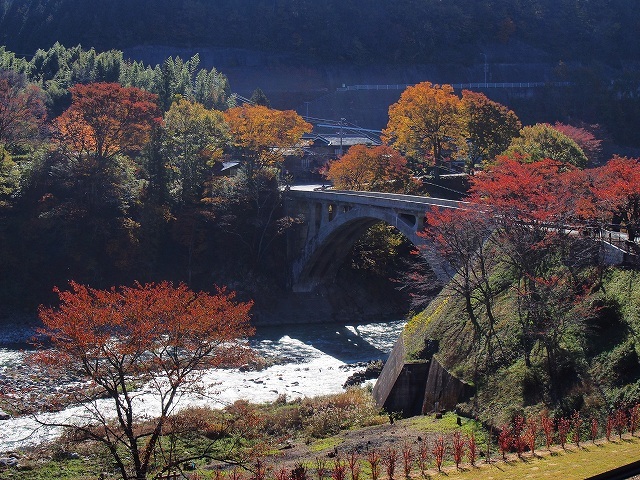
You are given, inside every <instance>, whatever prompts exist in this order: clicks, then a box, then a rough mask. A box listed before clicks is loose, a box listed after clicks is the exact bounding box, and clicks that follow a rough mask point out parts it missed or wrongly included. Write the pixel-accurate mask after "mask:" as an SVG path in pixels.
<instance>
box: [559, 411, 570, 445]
mask: <svg viewBox="0 0 640 480" xmlns="http://www.w3.org/2000/svg"><path fill="white" fill-rule="evenodd" d="M570 429H571V422H570V421H569V420H568V419H567V418H564V417H562V418H560V420H558V441H559V442H560V446H561V447H562V448H564V447H565V445H566V443H567V436H568V435H569V430H570Z"/></svg>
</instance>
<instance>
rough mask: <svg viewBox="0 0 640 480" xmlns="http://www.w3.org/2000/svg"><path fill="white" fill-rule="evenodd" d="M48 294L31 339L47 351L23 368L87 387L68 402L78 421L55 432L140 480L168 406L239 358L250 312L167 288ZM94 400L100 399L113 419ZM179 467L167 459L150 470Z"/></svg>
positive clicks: (222, 297) (221, 295) (76, 288)
mask: <svg viewBox="0 0 640 480" xmlns="http://www.w3.org/2000/svg"><path fill="white" fill-rule="evenodd" d="M56 292H57V294H58V296H59V297H60V306H59V307H58V308H50V307H41V308H40V311H39V314H40V318H41V320H42V322H43V323H44V327H43V328H42V329H40V331H39V333H40V334H41V335H44V336H45V337H46V338H48V339H50V342H51V346H52V347H53V348H50V349H46V350H43V351H41V352H39V353H37V354H36V355H34V356H33V357H32V361H33V362H35V363H36V364H38V365H40V366H43V367H44V368H46V369H47V371H48V372H49V373H50V374H51V375H59V374H63V373H68V372H80V373H81V374H82V376H84V377H85V378H86V380H87V381H88V387H87V388H86V389H84V390H82V391H79V393H78V398H76V400H77V401H79V402H82V406H83V407H84V410H85V415H83V416H82V417H81V418H77V419H76V421H72V422H68V423H67V422H64V423H61V424H57V425H58V426H64V427H67V428H70V429H72V430H74V431H77V432H81V433H82V434H83V435H85V436H87V437H88V438H91V439H93V440H96V441H98V442H100V443H101V444H103V445H104V446H105V447H106V448H107V450H108V451H109V452H110V454H111V456H112V458H113V460H114V461H115V464H116V465H117V467H118V469H119V471H120V474H121V475H122V478H124V479H126V480H128V479H136V480H143V479H145V478H147V475H148V474H149V473H150V471H151V470H152V469H153V468H154V467H153V464H154V462H155V461H157V459H158V458H159V457H158V456H156V453H157V452H156V448H157V447H158V445H159V441H160V439H161V437H162V435H163V433H165V432H164V430H163V429H165V428H167V424H168V419H169V418H170V415H171V414H172V412H173V411H174V409H175V407H176V403H177V402H178V400H179V398H180V397H181V395H183V394H184V393H187V392H194V391H196V392H197V391H198V387H199V380H200V378H201V375H202V373H203V369H204V368H211V367H218V366H221V365H234V364H238V363H239V362H242V361H244V360H245V359H246V358H247V355H248V353H249V351H248V349H247V348H245V345H244V342H243V338H244V337H246V336H247V335H251V334H252V333H253V329H252V328H251V327H250V325H249V309H250V308H251V306H252V304H251V302H244V303H243V302H237V301H236V300H235V298H234V294H233V293H229V292H227V291H225V290H224V289H219V290H218V291H217V293H215V294H213V295H212V294H209V293H206V292H199V293H195V292H192V291H191V290H189V289H188V288H187V287H186V286H185V285H183V284H181V285H178V286H177V287H175V286H173V285H172V284H170V283H168V282H162V283H159V284H145V285H140V284H137V285H135V286H133V287H121V288H118V289H116V288H111V289H108V290H96V289H92V288H89V287H87V286H84V285H80V284H77V283H74V282H71V289H70V290H67V291H62V290H60V289H56ZM136 384H137V385H140V384H145V385H146V386H147V390H152V391H153V392H154V397H155V398H156V400H157V405H158V406H157V410H155V411H151V412H148V415H151V418H147V417H146V416H145V415H144V412H143V411H142V407H143V405H142V403H141V402H143V401H144V400H142V398H141V396H142V393H141V390H139V389H137V388H136V387H135V386H134V385H136ZM100 398H106V399H108V403H109V404H110V406H111V407H112V409H113V415H110V414H107V413H105V405H104V403H101V402H100ZM103 402H104V400H103ZM142 419H144V420H145V421H144V423H141V420H142ZM183 461H186V460H185V459H184V458H178V457H175V456H174V457H171V460H170V461H168V462H166V463H165V464H164V465H160V466H159V467H157V466H156V468H159V470H160V471H166V470H169V469H171V468H173V467H175V465H176V464H177V463H178V462H183Z"/></svg>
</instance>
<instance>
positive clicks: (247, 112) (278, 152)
mask: <svg viewBox="0 0 640 480" xmlns="http://www.w3.org/2000/svg"><path fill="white" fill-rule="evenodd" d="M224 119H225V121H226V122H227V124H228V125H229V131H230V133H231V135H232V137H233V141H232V143H233V145H234V146H235V147H236V148H237V149H238V150H239V151H240V152H241V154H242V155H243V157H244V159H245V162H246V164H247V165H246V166H247V168H248V169H249V170H250V171H253V170H260V169H261V168H264V167H273V166H277V165H278V164H279V163H280V162H281V161H282V159H283V154H284V151H285V150H286V149H291V148H294V147H296V146H297V145H298V142H299V141H300V138H301V137H302V135H303V134H304V133H309V132H310V131H311V129H312V126H311V124H309V123H307V122H305V121H304V120H303V119H302V117H301V116H300V115H298V114H297V113H296V112H295V111H293V110H275V109H272V108H267V107H265V106H262V105H254V106H253V105H243V106H241V107H234V108H230V109H229V110H227V111H226V112H224Z"/></svg>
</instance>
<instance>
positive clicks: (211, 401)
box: [0, 321, 404, 452]
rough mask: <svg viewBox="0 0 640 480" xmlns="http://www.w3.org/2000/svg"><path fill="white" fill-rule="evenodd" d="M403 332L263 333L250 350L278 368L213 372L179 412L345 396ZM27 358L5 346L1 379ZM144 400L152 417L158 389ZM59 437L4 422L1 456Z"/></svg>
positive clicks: (324, 328) (16, 421) (388, 328)
mask: <svg viewBox="0 0 640 480" xmlns="http://www.w3.org/2000/svg"><path fill="white" fill-rule="evenodd" d="M403 326H404V321H392V322H387V323H367V324H353V325H346V326H345V325H336V324H325V325H295V326H288V327H260V328H259V329H258V331H257V334H256V336H255V337H254V338H252V339H251V342H250V343H251V346H252V347H253V348H254V349H255V350H257V351H258V352H259V353H260V354H261V355H263V356H265V357H276V358H278V362H277V363H276V364H275V365H273V366H271V367H268V368H265V369H264V370H261V371H247V372H243V371H240V370H237V369H229V370H220V369H214V370H210V371H208V372H206V374H205V376H204V379H203V384H204V387H205V392H206V395H205V396H204V397H203V396H201V395H195V394H194V395H189V396H185V397H183V398H181V399H180V402H179V404H178V408H183V407H185V406H189V405H209V406H212V407H222V406H225V405H228V404H230V403H233V402H234V401H236V400H240V399H245V400H249V401H251V402H253V403H262V402H269V401H273V400H275V399H277V398H278V396H280V395H283V394H284V395H286V396H287V398H288V399H294V398H298V397H314V396H318V395H326V394H331V393H338V392H341V391H343V384H344V382H345V381H346V379H347V378H348V377H349V376H350V375H351V374H352V373H354V372H355V371H357V370H360V369H362V362H368V361H371V360H378V359H384V358H386V356H387V354H388V353H389V352H390V350H391V348H392V346H393V344H394V342H395V341H396V339H397V338H398V336H399V334H400V332H401V331H402V327H403ZM11 334H12V335H13V334H14V332H11ZM3 337H4V338H6V334H5V335H3V334H2V333H0V342H2V339H3ZM5 343H6V342H5ZM14 347H15V346H14ZM23 355H24V354H23V353H22V352H21V351H20V350H19V349H17V348H4V347H2V346H1V343H0V376H1V375H2V374H3V373H4V372H6V371H8V369H10V368H11V366H12V365H16V364H20V363H21V359H22V357H23ZM358 364H359V365H358ZM140 394H141V395H140V396H139V402H140V403H139V404H138V405H139V413H140V414H143V415H144V414H147V415H150V416H153V415H154V412H157V405H158V401H157V399H156V398H155V396H154V394H153V389H151V388H149V387H143V388H142V390H141V391H140ZM110 407H111V406H110V404H109V401H108V400H105V401H103V403H101V404H100V405H99V408H100V411H101V412H102V413H107V412H109V411H110ZM86 413H87V410H86V409H85V408H84V407H83V406H74V407H70V408H66V409H64V410H62V411H60V412H56V413H47V414H41V415H40V416H39V418H40V420H42V421H44V422H65V421H68V420H69V419H74V420H77V421H78V420H81V418H82V416H83V415H86ZM60 433H61V431H60V429H58V428H45V427H42V426H40V425H39V424H38V422H36V420H35V419H34V418H32V417H31V416H23V417H16V418H10V419H9V420H0V452H6V451H9V450H15V449H19V448H25V447H29V446H33V445H37V444H40V443H43V442H48V441H54V440H55V438H56V437H58V436H59V435H60Z"/></svg>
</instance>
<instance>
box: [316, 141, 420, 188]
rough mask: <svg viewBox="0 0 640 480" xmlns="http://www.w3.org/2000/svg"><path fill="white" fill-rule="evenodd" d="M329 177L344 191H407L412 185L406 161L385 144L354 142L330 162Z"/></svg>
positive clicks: (335, 185)
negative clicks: (340, 156)
mask: <svg viewBox="0 0 640 480" xmlns="http://www.w3.org/2000/svg"><path fill="white" fill-rule="evenodd" d="M326 175H327V178H328V179H329V180H330V181H331V182H332V183H333V186H334V187H336V188H338V189H344V190H368V191H378V192H407V191H408V190H410V188H411V186H412V185H413V182H412V177H411V172H410V171H409V169H408V168H407V160H406V158H405V157H403V156H402V155H401V154H400V153H399V152H398V151H397V150H394V149H393V148H391V147H388V146H386V145H381V146H378V147H367V146H366V145H354V146H353V147H351V148H350V149H349V151H348V152H347V153H346V154H345V155H344V156H342V158H340V159H338V160H335V161H333V162H331V163H330V164H329V169H328V171H327V174H326Z"/></svg>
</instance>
